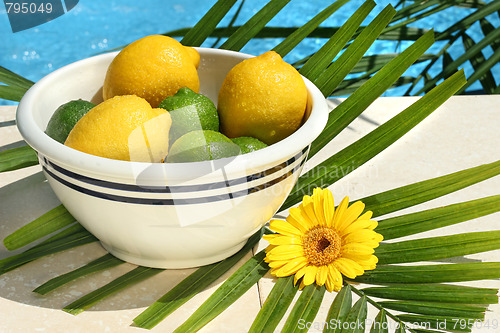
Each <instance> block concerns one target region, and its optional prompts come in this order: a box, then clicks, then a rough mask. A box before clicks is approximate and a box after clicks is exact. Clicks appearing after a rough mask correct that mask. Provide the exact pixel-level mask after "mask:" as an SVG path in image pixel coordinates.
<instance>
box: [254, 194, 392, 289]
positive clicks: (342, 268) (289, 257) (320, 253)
mask: <svg viewBox="0 0 500 333" xmlns="http://www.w3.org/2000/svg"><path fill="white" fill-rule="evenodd" d="M334 207H335V206H334V202H333V195H332V192H331V191H329V190H328V189H320V188H316V189H314V191H313V195H312V196H308V195H306V196H304V198H303V201H302V203H301V204H300V205H299V206H298V207H294V208H291V209H290V215H289V216H288V217H287V219H286V221H283V220H272V221H271V222H270V225H269V227H270V229H271V230H273V231H275V232H276V234H272V235H265V236H264V239H265V240H267V241H268V242H269V246H268V247H267V248H266V259H265V261H266V262H267V263H268V264H269V267H271V274H273V275H275V276H277V277H284V276H289V275H292V274H295V277H294V282H295V284H296V283H297V282H298V281H299V280H300V279H301V282H300V286H299V288H300V289H302V288H304V287H305V286H307V285H310V284H312V283H313V282H316V284H317V285H319V286H322V285H325V286H326V289H327V290H328V291H339V290H340V289H341V288H342V275H344V276H346V277H347V278H349V279H354V278H355V277H356V276H359V275H362V274H363V273H364V272H365V270H371V269H375V267H376V264H377V262H378V259H377V257H376V256H374V255H373V253H374V252H375V250H374V248H376V247H377V246H378V245H379V243H380V242H381V241H382V239H383V237H382V235H380V234H378V233H376V232H375V231H374V229H375V228H376V227H377V224H378V223H377V222H376V221H372V220H370V218H371V217H372V212H371V211H367V212H365V213H364V214H362V215H361V213H362V212H363V210H364V208H365V205H364V204H363V203H362V202H361V201H357V202H355V203H353V204H352V205H350V206H349V198H348V197H345V198H344V199H343V200H342V202H341V203H340V205H339V206H338V207H337V208H336V209H335V208H334Z"/></svg>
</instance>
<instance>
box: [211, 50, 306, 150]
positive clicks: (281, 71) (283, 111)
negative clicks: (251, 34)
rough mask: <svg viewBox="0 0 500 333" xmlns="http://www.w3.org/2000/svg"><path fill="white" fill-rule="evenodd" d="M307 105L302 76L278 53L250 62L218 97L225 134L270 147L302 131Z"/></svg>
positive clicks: (229, 77)
mask: <svg viewBox="0 0 500 333" xmlns="http://www.w3.org/2000/svg"><path fill="white" fill-rule="evenodd" d="M306 104H307V89H306V86H305V83H304V80H303V79H302V77H301V75H300V74H299V72H297V70H296V69H295V68H293V66H291V65H290V64H288V63H286V62H285V61H283V59H281V57H280V55H279V54H277V53H276V52H274V51H268V52H266V53H264V54H262V55H260V56H258V57H254V58H250V59H246V60H244V61H242V62H241V63H239V64H237V65H236V66H234V67H233V68H232V69H231V70H230V71H229V73H228V74H227V76H226V78H225V79H224V82H223V83H222V87H221V89H220V91H219V97H218V106H217V108H218V111H219V117H220V124H221V132H222V133H224V134H225V135H227V136H228V137H230V138H235V137H239V136H250V137H254V138H257V139H259V140H261V141H263V142H264V143H266V144H268V145H270V144H273V143H275V142H278V141H280V140H282V139H284V138H286V137H287V136H289V135H290V134H292V133H293V132H295V131H296V130H297V128H299V127H300V125H301V122H302V118H303V117H304V112H305V110H306Z"/></svg>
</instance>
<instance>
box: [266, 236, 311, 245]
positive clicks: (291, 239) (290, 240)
mask: <svg viewBox="0 0 500 333" xmlns="http://www.w3.org/2000/svg"><path fill="white" fill-rule="evenodd" d="M266 236H276V237H266ZM262 238H263V239H265V240H267V241H268V242H269V244H271V245H302V237H297V236H284V235H264V236H263V237H262Z"/></svg>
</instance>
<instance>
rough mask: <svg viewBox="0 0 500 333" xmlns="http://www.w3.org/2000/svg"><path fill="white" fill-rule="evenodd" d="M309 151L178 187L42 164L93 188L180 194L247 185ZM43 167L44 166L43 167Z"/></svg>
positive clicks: (303, 150)
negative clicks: (266, 166) (237, 173)
mask: <svg viewBox="0 0 500 333" xmlns="http://www.w3.org/2000/svg"><path fill="white" fill-rule="evenodd" d="M308 149H309V147H305V148H304V149H302V150H301V151H300V152H299V153H298V154H297V155H295V156H294V157H292V158H290V159H288V160H287V161H285V162H283V163H281V164H279V165H277V166H274V167H272V168H269V169H267V170H264V171H262V172H259V173H255V174H252V175H248V176H245V177H240V178H235V179H230V180H226V181H222V182H215V183H209V184H197V185H180V186H175V185H174V186H154V185H151V186H150V185H134V184H122V183H115V182H110V181H106V180H101V179H96V178H91V177H87V176H84V175H80V174H78V173H75V172H72V171H69V170H67V169H64V168H63V167H61V166H59V165H57V164H54V163H53V162H51V161H49V160H47V159H46V158H45V157H43V162H44V163H45V165H46V166H50V167H51V168H53V169H54V170H56V171H57V172H59V173H61V174H63V175H65V176H67V177H69V178H73V179H75V180H78V181H81V182H84V183H88V184H92V185H95V186H100V187H105V188H111V189H117V190H125V191H134V192H149V193H182V192H198V191H207V190H214V189H218V188H224V187H229V186H235V185H239V184H244V183H248V182H251V181H254V180H257V179H260V178H263V177H266V176H269V175H271V174H273V173H275V172H277V171H279V170H282V169H284V168H285V167H287V166H289V165H291V164H293V163H294V162H295V161H297V160H298V159H299V158H301V157H302V156H303V155H304V154H305V153H306V152H307V150H308ZM44 167H45V166H44ZM45 169H47V168H45Z"/></svg>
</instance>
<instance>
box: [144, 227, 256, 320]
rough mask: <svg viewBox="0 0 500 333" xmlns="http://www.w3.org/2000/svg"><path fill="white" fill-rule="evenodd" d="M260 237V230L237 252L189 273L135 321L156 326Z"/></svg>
mask: <svg viewBox="0 0 500 333" xmlns="http://www.w3.org/2000/svg"><path fill="white" fill-rule="evenodd" d="M260 238H261V233H260V232H258V233H256V234H255V235H253V236H252V237H250V239H249V240H248V242H247V243H246V244H245V246H244V247H243V248H242V249H241V250H240V251H238V252H237V253H236V254H234V255H232V256H231V257H229V258H227V259H224V260H222V261H220V262H217V263H214V264H211V265H206V266H203V267H201V268H199V269H197V270H196V271H195V272H194V273H193V274H191V275H189V276H188V277H187V278H185V279H184V280H183V281H182V282H181V283H179V284H178V285H177V286H175V287H174V288H173V289H172V290H170V291H169V292H168V293H166V294H165V295H164V296H162V297H161V298H160V299H159V300H157V301H156V302H155V303H153V304H152V305H151V306H149V307H148V308H147V309H146V310H145V311H144V312H142V313H141V314H140V315H138V316H137V317H136V318H134V323H135V324H137V326H139V327H142V328H148V329H151V328H153V327H155V326H156V325H157V324H158V323H160V322H161V321H162V320H163V319H165V318H166V317H167V316H168V315H169V314H171V313H172V312H173V311H174V310H175V309H177V308H178V307H180V306H181V305H182V304H184V303H186V302H187V301H188V300H190V299H191V298H192V297H193V296H195V295H196V294H197V293H199V292H201V291H202V290H203V289H205V288H206V287H208V286H209V285H210V284H211V283H213V282H214V281H215V280H216V279H218V278H219V277H220V276H222V274H224V273H225V272H227V271H228V270H229V269H230V268H231V267H233V266H234V265H235V264H236V263H237V262H238V261H239V260H240V259H241V258H243V256H244V255H246V254H247V253H248V251H250V250H251V249H252V248H253V247H254V246H255V245H256V244H257V242H258V241H259V240H260Z"/></svg>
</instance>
